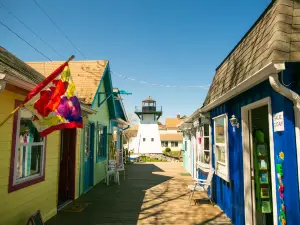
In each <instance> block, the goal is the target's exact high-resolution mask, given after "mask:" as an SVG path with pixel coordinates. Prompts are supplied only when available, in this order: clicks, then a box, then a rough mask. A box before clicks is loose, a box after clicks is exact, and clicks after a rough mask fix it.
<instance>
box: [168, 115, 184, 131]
mask: <svg viewBox="0 0 300 225" xmlns="http://www.w3.org/2000/svg"><path fill="white" fill-rule="evenodd" d="M180 123H181V119H178V118H166V128H167V129H168V128H176V129H177V125H178V124H180Z"/></svg>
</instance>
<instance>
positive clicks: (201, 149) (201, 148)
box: [196, 124, 212, 172]
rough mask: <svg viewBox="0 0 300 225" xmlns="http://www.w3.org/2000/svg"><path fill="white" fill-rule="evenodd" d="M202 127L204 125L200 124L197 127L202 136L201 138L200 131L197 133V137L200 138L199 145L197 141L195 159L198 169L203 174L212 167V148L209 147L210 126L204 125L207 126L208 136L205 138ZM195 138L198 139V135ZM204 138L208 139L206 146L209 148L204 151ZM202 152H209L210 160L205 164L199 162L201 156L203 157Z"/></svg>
mask: <svg viewBox="0 0 300 225" xmlns="http://www.w3.org/2000/svg"><path fill="white" fill-rule="evenodd" d="M204 125H205V124H200V125H199V129H202V131H203V132H202V136H201V133H200V131H197V133H198V132H199V133H200V134H199V137H201V144H199V140H198V139H197V140H196V141H197V145H198V151H199V152H198V159H197V164H198V167H199V168H200V169H201V170H203V171H205V172H209V170H210V168H211V167H212V146H211V140H212V138H211V124H206V125H208V136H205V132H204ZM196 137H198V135H197V134H196ZM205 138H208V142H209V144H208V146H209V149H204V146H205V145H204V140H205ZM204 152H209V157H210V160H209V163H205V162H201V155H203V156H204Z"/></svg>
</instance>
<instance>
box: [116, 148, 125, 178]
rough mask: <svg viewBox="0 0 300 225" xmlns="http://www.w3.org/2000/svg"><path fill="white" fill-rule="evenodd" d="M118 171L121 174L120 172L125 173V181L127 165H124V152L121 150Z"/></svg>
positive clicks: (118, 154) (118, 156) (118, 157)
mask: <svg viewBox="0 0 300 225" xmlns="http://www.w3.org/2000/svg"><path fill="white" fill-rule="evenodd" d="M116 158H117V162H118V163H117V164H116V166H117V171H118V172H120V171H124V180H125V175H126V174H125V165H124V160H123V150H120V149H118V150H117V156H116Z"/></svg>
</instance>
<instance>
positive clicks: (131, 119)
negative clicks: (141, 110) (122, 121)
mask: <svg viewBox="0 0 300 225" xmlns="http://www.w3.org/2000/svg"><path fill="white" fill-rule="evenodd" d="M127 117H128V121H129V123H130V124H131V125H137V124H139V123H140V119H139V117H138V116H137V115H136V114H135V113H128V115H127Z"/></svg>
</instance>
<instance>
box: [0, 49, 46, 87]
mask: <svg viewBox="0 0 300 225" xmlns="http://www.w3.org/2000/svg"><path fill="white" fill-rule="evenodd" d="M0 71H4V72H6V73H8V74H9V75H11V76H13V77H16V78H18V79H21V80H24V81H26V82H29V83H32V84H38V83H40V82H41V81H43V80H44V77H43V76H42V75H41V74H40V73H38V72H37V71H36V70H34V69H33V68H31V67H30V66H28V65H27V64H26V63H24V62H23V61H22V60H20V59H18V58H17V57H16V56H14V55H13V54H11V53H10V52H8V51H7V50H6V49H4V48H2V47H1V46H0Z"/></svg>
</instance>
